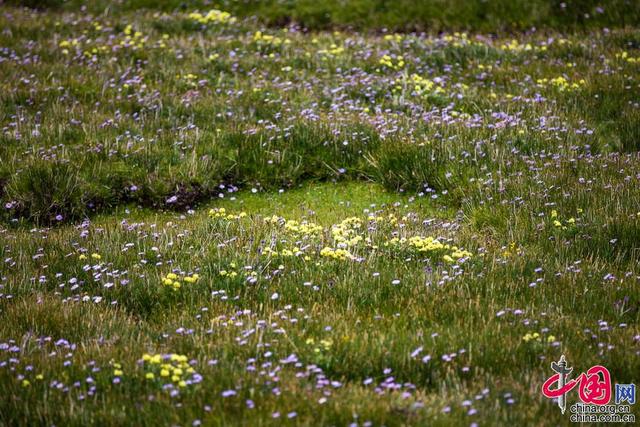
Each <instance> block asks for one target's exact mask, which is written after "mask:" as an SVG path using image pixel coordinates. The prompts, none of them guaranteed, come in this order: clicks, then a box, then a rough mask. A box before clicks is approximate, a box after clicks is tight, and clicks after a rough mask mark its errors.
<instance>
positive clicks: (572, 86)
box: [536, 76, 586, 92]
mask: <svg viewBox="0 0 640 427" xmlns="http://www.w3.org/2000/svg"><path fill="white" fill-rule="evenodd" d="M536 83H537V84H538V86H540V87H548V86H551V87H554V88H556V89H558V90H559V91H560V92H564V91H572V90H576V89H580V87H581V86H584V85H585V84H586V82H585V80H584V79H580V80H579V81H578V82H573V83H570V82H569V80H567V79H566V78H564V77H562V76H560V77H555V78H553V79H547V78H544V79H538V80H536Z"/></svg>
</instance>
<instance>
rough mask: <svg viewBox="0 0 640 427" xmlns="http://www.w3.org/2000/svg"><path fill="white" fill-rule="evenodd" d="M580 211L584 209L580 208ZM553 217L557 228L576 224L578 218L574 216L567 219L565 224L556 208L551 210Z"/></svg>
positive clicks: (565, 227) (564, 228)
mask: <svg viewBox="0 0 640 427" xmlns="http://www.w3.org/2000/svg"><path fill="white" fill-rule="evenodd" d="M580 212H582V209H578V213H580ZM551 219H552V220H553V225H554V226H555V227H556V228H562V229H563V230H566V229H567V228H569V227H573V226H575V225H576V219H575V218H573V217H571V218H569V219H568V220H566V221H565V222H564V224H563V223H562V221H560V219H559V218H558V211H556V210H555V209H554V210H552V211H551Z"/></svg>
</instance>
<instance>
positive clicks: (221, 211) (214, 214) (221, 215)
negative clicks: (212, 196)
mask: <svg viewBox="0 0 640 427" xmlns="http://www.w3.org/2000/svg"><path fill="white" fill-rule="evenodd" d="M246 216H247V213H246V212H240V213H239V214H231V213H227V210H226V209H225V208H213V209H211V210H209V218H216V219H226V220H227V221H232V220H237V219H242V218H244V217H246Z"/></svg>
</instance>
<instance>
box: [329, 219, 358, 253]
mask: <svg viewBox="0 0 640 427" xmlns="http://www.w3.org/2000/svg"><path fill="white" fill-rule="evenodd" d="M361 228H362V220H361V219H360V218H357V217H350V218H347V219H345V220H343V221H342V222H340V223H339V224H335V225H334V226H333V227H331V236H332V237H333V240H334V241H335V243H336V244H337V246H338V247H340V248H346V247H351V246H355V245H357V244H358V243H360V242H361V241H362V240H363V237H362V236H361V235H360V234H359V230H360V229H361Z"/></svg>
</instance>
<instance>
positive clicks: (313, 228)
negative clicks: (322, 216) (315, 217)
mask: <svg viewBox="0 0 640 427" xmlns="http://www.w3.org/2000/svg"><path fill="white" fill-rule="evenodd" d="M284 229H285V231H286V232H288V233H291V234H295V235H297V236H317V235H319V234H320V233H322V231H323V230H324V229H323V228H322V226H320V225H318V224H315V223H313V222H307V221H302V222H298V221H294V220H288V221H287V222H285V224H284Z"/></svg>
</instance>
